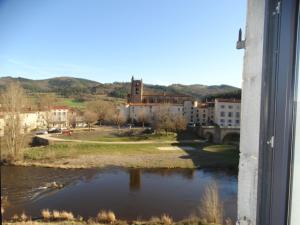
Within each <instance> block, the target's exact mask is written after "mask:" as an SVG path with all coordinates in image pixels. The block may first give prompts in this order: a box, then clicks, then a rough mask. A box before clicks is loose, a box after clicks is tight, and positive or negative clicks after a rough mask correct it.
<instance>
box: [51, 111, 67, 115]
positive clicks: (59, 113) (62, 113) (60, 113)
mask: <svg viewBox="0 0 300 225" xmlns="http://www.w3.org/2000/svg"><path fill="white" fill-rule="evenodd" d="M53 115H54V116H56V115H59V116H60V115H64V116H65V115H66V112H58V113H56V112H54V113H53Z"/></svg>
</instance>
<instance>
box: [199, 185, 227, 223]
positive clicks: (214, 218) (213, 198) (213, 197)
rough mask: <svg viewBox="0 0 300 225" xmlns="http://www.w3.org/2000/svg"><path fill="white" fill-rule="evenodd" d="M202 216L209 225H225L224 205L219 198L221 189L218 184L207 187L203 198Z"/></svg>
mask: <svg viewBox="0 0 300 225" xmlns="http://www.w3.org/2000/svg"><path fill="white" fill-rule="evenodd" d="M200 215H201V217H202V218H205V219H206V220H207V222H209V223H216V224H222V223H223V203H222V201H221V199H220V196H219V188H218V185H217V184H216V183H211V184H209V185H207V186H206V188H205V191H204V194H203V196H202V201H201V208H200Z"/></svg>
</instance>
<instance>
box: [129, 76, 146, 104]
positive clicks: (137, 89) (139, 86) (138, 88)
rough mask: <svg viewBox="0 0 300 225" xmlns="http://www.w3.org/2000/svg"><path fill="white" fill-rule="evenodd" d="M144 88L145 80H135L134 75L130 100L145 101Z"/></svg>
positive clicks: (135, 101)
mask: <svg viewBox="0 0 300 225" xmlns="http://www.w3.org/2000/svg"><path fill="white" fill-rule="evenodd" d="M143 89H144V87H143V80H142V79H141V80H135V79H134V77H133V76H132V78H131V94H130V102H132V103H141V102H142V101H143Z"/></svg>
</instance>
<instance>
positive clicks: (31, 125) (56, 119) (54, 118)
mask: <svg viewBox="0 0 300 225" xmlns="http://www.w3.org/2000/svg"><path fill="white" fill-rule="evenodd" d="M68 112H69V109H68V108H67V107H64V106H56V107H51V109H49V110H46V111H29V112H23V113H21V114H20V120H21V124H22V125H21V126H22V132H25V133H27V132H30V131H32V130H38V129H47V128H50V127H56V128H67V127H68V126H69V119H68ZM7 119H8V114H6V113H5V112H1V114H0V136H3V135H4V127H5V125H6V122H5V121H6V120H7Z"/></svg>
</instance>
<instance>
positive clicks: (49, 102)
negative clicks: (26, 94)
mask: <svg viewBox="0 0 300 225" xmlns="http://www.w3.org/2000/svg"><path fill="white" fill-rule="evenodd" d="M57 103H58V99H57V98H56V97H55V96H54V95H53V94H40V95H38V99H37V102H36V104H37V108H38V110H39V111H43V113H42V117H43V120H44V122H45V123H46V127H47V130H49V129H50V127H51V125H53V123H54V115H53V112H52V111H51V107H52V106H53V105H55V104H57Z"/></svg>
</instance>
